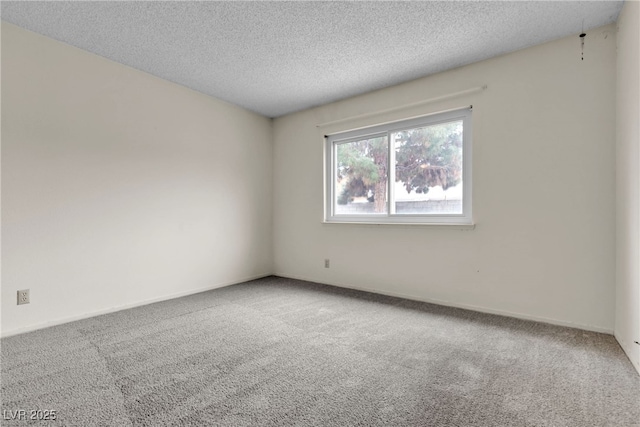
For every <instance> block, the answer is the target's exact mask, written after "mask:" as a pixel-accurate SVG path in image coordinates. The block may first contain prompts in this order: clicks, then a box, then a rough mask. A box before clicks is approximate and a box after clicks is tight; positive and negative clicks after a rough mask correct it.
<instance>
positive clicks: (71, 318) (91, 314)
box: [0, 273, 272, 338]
mask: <svg viewBox="0 0 640 427" xmlns="http://www.w3.org/2000/svg"><path fill="white" fill-rule="evenodd" d="M268 276H272V273H266V274H258V275H255V276H249V277H245V278H240V279H237V280H231V281H227V282H221V283H217V284H215V285H211V286H205V287H203V288H198V289H190V290H188V291H183V292H176V293H173V294H169V295H164V296H161V297H157V298H151V299H148V300H142V301H137V302H134V303H131V304H124V305H119V306H116V307H110V308H107V309H104V310H97V311H92V312H89V313H83V314H79V315H75V316H69V317H62V318H59V319H54V320H50V321H47V322H43V323H38V324H35V325H30V326H25V327H23V328H18V329H12V330H9V331H2V333H1V334H0V336H1V337H2V338H6V337H10V336H13V335H19V334H24V333H27V332H32V331H37V330H38V329H44V328H49V327H51V326H57V325H62V324H64V323H69V322H75V321H76V320H82V319H88V318H90V317H96V316H101V315H103V314H109V313H114V312H116V311H121V310H127V309H129V308H134V307H140V306H143V305H148V304H153V303H154V302H160V301H166V300H170V299H174V298H180V297H184V296H187V295H193V294H199V293H201V292H206V291H210V290H212V289H218V288H223V287H225V286H230V285H236V284H238V283H243V282H248V281H249V280H256V279H261V278H263V277H268Z"/></svg>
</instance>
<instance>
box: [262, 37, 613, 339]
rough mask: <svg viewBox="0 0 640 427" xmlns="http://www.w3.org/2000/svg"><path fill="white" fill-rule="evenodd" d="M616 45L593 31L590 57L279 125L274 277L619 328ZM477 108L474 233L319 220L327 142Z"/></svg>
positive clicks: (564, 51)
mask: <svg viewBox="0 0 640 427" xmlns="http://www.w3.org/2000/svg"><path fill="white" fill-rule="evenodd" d="M615 35H616V29H615V26H613V25H610V26H606V27H602V28H598V29H595V30H592V31H589V34H588V36H587V40H586V46H585V59H584V61H581V60H580V41H579V38H578V35H577V34H576V35H575V36H572V37H569V38H565V39H562V40H558V41H554V42H551V43H548V44H544V45H541V46H537V47H533V48H529V49H526V50H522V51H518V52H515V53H512V54H508V55H505V56H502V57H498V58H494V59H491V60H487V61H483V62H480V63H476V64H473V65H470V66H466V67H462V68H459V69H455V70H452V71H448V72H445V73H442V74H438V75H434V76H431V77H427V78H423V79H419V80H416V81H413V82H409V83H406V84H402V85H399V86H396V87H392V88H387V89H383V90H380V91H377V92H373V93H370V94H366V95H363V96H360V97H356V98H351V99H348V100H345V101H341V102H336V103H333V104H329V105H325V106H321V107H318V108H314V109H310V110H306V111H303V112H300V113H297V114H292V115H288V116H285V117H282V118H278V119H276V120H275V122H274V219H275V221H274V271H275V274H278V275H282V276H289V277H296V278H303V279H310V280H314V281H318V282H323V283H329V284H334V285H340V286H346V287H354V288H361V289H366V290H369V291H373V292H380V293H387V294H393V295H401V296H406V297H410V298H415V299H420V300H427V301H435V302H439V303H444V304H449V305H454V306H461V307H470V308H475V309H478V310H483V311H488V312H497V313H505V314H510V315H515V316H520V317H524V318H532V319H538V320H544V321H548V322H553V323H558V324H565V325H574V326H577V327H580V328H585V329H592V330H597V331H604V332H612V331H613V327H614V303H615V302H614V298H615V297H614V286H615V284H614V282H615V260H614V250H615V243H614V241H615V210H614V209H615V172H614V164H615V159H614V155H615V81H616V78H615V76H616V42H615ZM485 84H486V85H488V88H487V89H486V90H484V91H480V92H477V93H474V94H470V95H466V96H459V97H456V98H453V99H447V100H442V101H439V102H434V103H430V104H426V105H423V106H419V107H412V108H407V109H406V110H405V111H399V112H393V113H385V114H378V115H374V116H371V117H367V118H364V119H358V120H351V121H349V120H347V121H346V122H341V123H339V124H334V125H329V126H323V127H320V128H318V127H317V126H316V125H318V124H322V123H326V122H331V121H336V120H343V119H345V118H348V117H353V116H357V115H363V114H367V113H372V112H376V111H382V110H386V109H390V108H395V107H398V106H402V105H406V104H411V103H416V102H419V101H421V100H424V99H429V98H437V97H439V96H441V95H445V94H449V93H454V92H459V91H463V90H466V89H470V88H475V87H480V86H482V85H485ZM469 104H473V107H474V109H473V138H474V139H473V186H474V193H473V197H474V204H473V210H474V217H475V222H476V224H477V225H476V227H475V229H474V230H461V229H457V228H455V227H451V228H447V227H429V226H397V225H391V226H390V225H383V226H373V225H344V224H323V223H322V212H323V165H322V159H323V157H322V156H323V139H322V135H323V133H327V132H335V131H339V130H346V129H349V128H356V127H359V126H365V125H371V124H374V123H381V122H385V121H388V120H394V119H400V118H402V117H407V116H413V115H418V114H427V113H432V112H436V111H442V110H447V109H451V108H456V107H461V106H466V105H469ZM325 258H330V259H331V268H329V269H325V268H324V263H323V260H324V259H325Z"/></svg>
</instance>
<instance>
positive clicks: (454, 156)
mask: <svg viewBox="0 0 640 427" xmlns="http://www.w3.org/2000/svg"><path fill="white" fill-rule="evenodd" d="M326 153H327V162H326V163H327V171H326V177H327V181H326V189H327V191H326V193H327V200H326V209H325V220H326V221H327V222H371V223H435V224H440V223H442V224H449V223H452V224H471V223H472V218H471V162H470V160H471V109H470V108H469V109H465V110H457V111H450V112H446V113H440V114H435V115H430V116H425V117H420V118H414V119H410V120H405V121H401V122H394V123H388V124H384V125H379V126H375V127H371V128H365V129H359V130H354V131H349V132H342V133H339V134H334V135H330V136H327V138H326Z"/></svg>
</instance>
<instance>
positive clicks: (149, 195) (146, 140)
mask: <svg viewBox="0 0 640 427" xmlns="http://www.w3.org/2000/svg"><path fill="white" fill-rule="evenodd" d="M271 157H272V141H271V121H270V120H269V119H266V118H264V117H261V116H258V115H256V114H253V113H250V112H247V111H245V110H242V109H240V108H237V107H234V106H231V105H229V104H226V103H223V102H221V101H218V100H215V99H213V98H210V97H207V96H205V95H202V94H198V93H196V92H193V91H191V90H189V89H186V88H184V87H181V86H178V85H175V84H172V83H169V82H167V81H164V80H161V79H158V78H156V77H153V76H151V75H148V74H145V73H142V72H139V71H136V70H133V69H131V68H128V67H126V66H123V65H120V64H117V63H114V62H111V61H108V60H106V59H103V58H100V57H98V56H95V55H92V54H90V53H87V52H84V51H81V50H78V49H75V48H73V47H70V46H68V45H65V44H62V43H59V42H56V41H53V40H51V39H48V38H45V37H42V36H40V35H36V34H34V33H30V32H27V31H25V30H22V29H20V28H18V27H15V26H13V25H10V24H6V23H3V24H2V239H3V240H2V267H3V269H2V334H3V335H5V336H6V335H10V334H13V333H17V332H21V331H25V330H29V329H33V328H37V327H41V326H45V325H47V324H54V323H59V322H62V321H65V320H70V319H74V318H79V317H83V316H87V315H91V314H95V313H99V312H104V311H110V310H113V309H116V308H118V307H123V306H131V305H136V304H139V303H143V302H148V301H152V300H157V299H163V298H167V297H170V296H175V295H181V294H187V293H193V292H196V291H199V290H204V289H208V288H213V287H217V286H221V285H224V284H229V283H234V282H240V281H243V280H246V279H250V278H254V277H258V276H263V275H268V274H270V273H271V266H272V258H271V247H272V239H271V228H272V227H271V222H272V207H271V191H272V190H271V183H272V169H271V161H270V159H271ZM23 288H30V289H31V304H29V305H24V306H17V305H16V290H18V289H23Z"/></svg>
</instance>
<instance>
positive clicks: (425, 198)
mask: <svg viewBox="0 0 640 427" xmlns="http://www.w3.org/2000/svg"><path fill="white" fill-rule="evenodd" d="M462 123H463V122H462V120H459V121H453V122H448V123H440V124H437V125H433V126H425V127H420V128H414V129H408V130H403V131H399V132H394V133H392V134H391V138H392V141H393V143H394V148H395V156H396V159H395V168H396V178H395V184H394V185H395V187H394V203H395V210H396V214H399V215H402V214H422V215H424V214H434V215H449V214H462V184H463V183H462V131H463V129H462V126H463V125H462Z"/></svg>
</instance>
